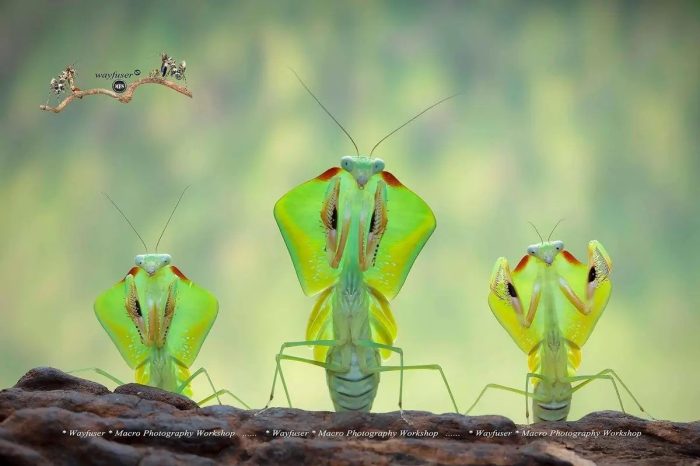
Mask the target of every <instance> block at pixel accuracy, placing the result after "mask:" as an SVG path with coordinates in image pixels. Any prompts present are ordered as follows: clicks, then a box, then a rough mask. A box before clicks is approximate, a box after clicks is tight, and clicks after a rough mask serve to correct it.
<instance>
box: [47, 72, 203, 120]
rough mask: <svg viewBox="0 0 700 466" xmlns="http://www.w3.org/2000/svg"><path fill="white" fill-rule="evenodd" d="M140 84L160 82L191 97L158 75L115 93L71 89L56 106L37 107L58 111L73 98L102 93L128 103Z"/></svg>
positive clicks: (190, 95) (190, 93)
mask: <svg viewBox="0 0 700 466" xmlns="http://www.w3.org/2000/svg"><path fill="white" fill-rule="evenodd" d="M142 84H161V85H163V86H165V87H169V88H170V89H172V90H174V91H177V92H179V93H180V94H183V95H186V96H187V97H189V98H192V92H191V91H190V90H189V89H187V88H186V87H185V86H180V85H179V84H175V83H174V82H172V81H168V80H167V79H164V78H161V77H159V76H156V77H153V76H149V77H146V78H141V79H139V80H137V81H134V82H132V83H131V84H129V85H128V86H127V88H126V90H125V91H124V92H123V93H121V94H117V93H116V92H114V91H112V90H109V89H104V88H96V89H87V90H84V91H83V90H76V91H73V92H72V93H71V94H70V95H69V96H68V97H66V98H65V99H63V100H62V101H61V103H59V104H58V105H57V106H55V107H52V106H50V105H39V109H41V110H46V111H47V112H53V113H59V112H60V111H62V110H63V109H64V108H66V107H67V106H68V104H70V103H71V102H72V101H73V100H75V99H82V98H83V97H84V96H86V95H96V94H103V95H106V96H109V97H112V98H114V99H117V100H118V101H119V102H121V103H123V104H128V103H129V102H130V101H131V99H132V98H133V96H134V91H135V90H136V88H137V87H139V86H140V85H142Z"/></svg>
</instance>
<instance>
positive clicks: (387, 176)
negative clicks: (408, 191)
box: [382, 171, 403, 187]
mask: <svg viewBox="0 0 700 466" xmlns="http://www.w3.org/2000/svg"><path fill="white" fill-rule="evenodd" d="M382 178H383V179H384V181H386V184H388V185H389V186H394V187H399V186H403V185H402V184H401V182H400V181H399V180H397V179H396V177H395V176H394V175H392V174H391V173H390V172H384V171H383V172H382Z"/></svg>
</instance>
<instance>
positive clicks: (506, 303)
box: [466, 223, 646, 422]
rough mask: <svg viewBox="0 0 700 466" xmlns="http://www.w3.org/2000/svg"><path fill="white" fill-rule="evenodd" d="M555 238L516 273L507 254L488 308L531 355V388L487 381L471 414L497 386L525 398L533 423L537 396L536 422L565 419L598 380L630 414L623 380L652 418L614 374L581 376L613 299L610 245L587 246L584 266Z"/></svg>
mask: <svg viewBox="0 0 700 466" xmlns="http://www.w3.org/2000/svg"><path fill="white" fill-rule="evenodd" d="M557 225H558V223H557ZM533 227H534V225H533ZM555 228H556V225H555ZM535 231H537V229H536V228H535ZM553 232H554V230H552V233H553ZM552 233H550V235H549V237H548V238H547V241H544V240H543V239H542V237H541V236H540V240H541V243H539V244H533V245H531V246H529V247H528V248H527V255H525V256H524V257H523V258H522V260H521V261H520V262H519V263H518V265H517V266H516V267H515V269H514V270H513V271H512V272H511V270H510V267H509V266H508V261H507V259H506V258H505V257H501V258H499V259H498V260H497V261H496V264H495V266H494V268H493V273H492V274H491V281H490V289H491V291H490V293H489V297H488V302H489V306H490V308H491V310H492V311H493V314H494V316H496V319H497V320H498V321H499V322H500V323H501V325H502V326H503V328H505V329H506V331H507V332H508V334H509V335H510V336H511V337H512V338H513V340H514V341H515V343H516V344H517V345H518V347H519V348H520V349H521V350H522V351H523V352H524V353H525V354H527V356H528V366H529V369H530V370H529V372H528V374H527V376H526V377H525V390H524V391H523V390H519V389H516V388H511V387H506V386H503V385H498V384H488V385H486V386H485V387H484V388H483V390H482V391H481V393H480V394H479V396H478V397H477V399H476V400H475V401H474V403H473V404H472V406H471V407H470V408H469V409H468V410H467V413H466V414H468V413H469V412H471V410H472V409H473V408H474V407H475V406H476V404H477V403H478V402H479V400H480V399H481V397H482V396H483V395H484V393H485V392H486V390H487V389H489V388H496V389H500V390H506V391H509V392H513V393H518V394H521V395H524V396H525V413H526V417H527V419H528V422H529V418H530V412H529V405H528V401H529V400H528V399H529V398H530V397H532V412H533V416H534V420H535V422H541V421H563V420H566V418H567V416H568V414H569V409H570V408H571V397H572V395H573V394H574V393H575V392H576V391H578V390H580V389H581V388H583V387H585V386H586V385H588V384H589V383H590V382H592V381H594V380H609V381H610V382H611V383H612V386H613V388H614V389H615V394H616V395H617V399H618V401H619V403H620V408H621V409H622V411H623V412H624V411H625V408H624V405H623V404H622V398H621V397H620V392H619V390H618V387H617V383H619V384H620V385H621V386H622V387H623V388H624V390H625V391H626V392H627V394H629V396H630V397H631V398H632V399H633V400H634V402H635V403H636V404H637V406H638V407H639V409H640V410H641V411H642V412H645V413H646V411H644V408H642V406H641V405H640V404H639V402H638V401H637V399H636V398H635V396H634V395H633V394H632V392H630V390H629V389H628V388H627V386H626V385H625V383H624V382H623V381H622V379H620V377H619V376H618V375H617V373H616V372H615V371H614V370H612V369H605V370H602V371H600V372H598V373H597V374H593V375H575V373H576V370H577V369H578V366H579V364H580V363H581V347H582V346H583V345H584V344H585V343H586V341H587V340H588V337H589V336H590V335H591V332H592V331H593V328H594V327H595V325H596V322H597V321H598V319H599V318H600V316H601V315H602V313H603V311H604V310H605V307H606V305H607V303H608V300H609V298H610V292H611V289H612V284H611V282H610V272H611V270H612V260H611V259H610V256H609V255H608V253H607V252H606V250H605V248H604V247H603V245H602V244H601V243H600V242H598V241H595V240H594V241H590V242H589V243H588V262H587V264H584V263H581V262H579V261H578V259H576V258H575V257H574V256H573V255H572V254H571V253H570V252H569V251H567V250H565V249H564V243H563V242H562V241H550V238H551V235H552ZM538 235H539V232H538ZM531 380H532V382H533V384H534V391H533V392H532V394H530V392H529V388H530V382H531ZM574 384H576V385H574Z"/></svg>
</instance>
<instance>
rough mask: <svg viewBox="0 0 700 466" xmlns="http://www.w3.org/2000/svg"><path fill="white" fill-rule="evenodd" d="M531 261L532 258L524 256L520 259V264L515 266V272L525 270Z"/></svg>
mask: <svg viewBox="0 0 700 466" xmlns="http://www.w3.org/2000/svg"><path fill="white" fill-rule="evenodd" d="M529 261H530V256H523V258H522V259H520V262H518V265H517V266H515V270H513V272H520V271H521V270H522V269H524V268H525V266H526V265H527V263H528V262H529Z"/></svg>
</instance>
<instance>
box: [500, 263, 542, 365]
mask: <svg viewBox="0 0 700 466" xmlns="http://www.w3.org/2000/svg"><path fill="white" fill-rule="evenodd" d="M536 262H537V261H535V260H531V258H530V256H525V257H523V259H522V260H521V261H520V263H519V264H518V266H517V267H516V268H515V270H513V273H512V274H511V272H510V268H509V267H508V260H507V259H506V258H505V257H501V258H499V259H498V260H497V261H496V264H495V265H494V267H493V272H492V273H491V281H490V283H491V291H490V293H489V297H488V302H489V307H490V308H491V311H492V312H493V315H494V316H496V319H497V320H498V322H500V323H501V325H502V326H503V328H504V329H506V331H507V332H508V334H509V335H510V336H511V338H513V341H515V343H516V344H517V345H518V347H519V348H520V349H521V350H522V351H523V352H524V353H525V354H530V353H531V352H532V350H533V348H535V347H536V346H537V345H538V344H539V343H540V341H542V335H543V323H542V320H543V319H542V317H543V316H542V315H541V314H542V313H537V314H535V319H534V320H533V322H532V324H531V325H530V327H525V326H523V325H522V323H521V319H520V318H518V314H517V312H516V309H515V304H514V297H513V296H512V295H511V293H510V291H509V288H508V283H511V284H512V285H513V287H514V289H515V291H516V293H517V299H519V300H520V303H521V308H522V310H523V313H525V314H526V313H527V309H528V306H529V304H530V298H531V296H532V290H533V287H534V285H535V282H536V280H537V267H538V265H537V263H536ZM531 364H533V362H531Z"/></svg>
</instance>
